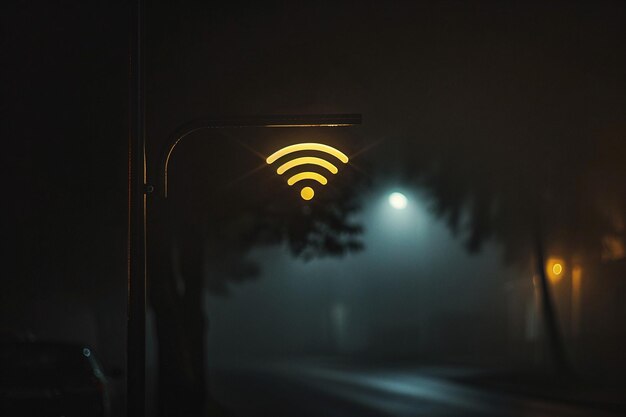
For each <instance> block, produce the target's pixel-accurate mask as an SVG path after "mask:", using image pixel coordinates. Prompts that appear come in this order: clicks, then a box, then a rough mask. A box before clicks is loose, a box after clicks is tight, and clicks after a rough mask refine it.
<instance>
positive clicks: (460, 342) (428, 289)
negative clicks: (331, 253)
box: [207, 181, 530, 366]
mask: <svg viewBox="0 0 626 417" xmlns="http://www.w3.org/2000/svg"><path fill="white" fill-rule="evenodd" d="M394 185H395V186H394ZM394 191H401V192H403V193H405V194H406V195H407V198H408V205H407V207H406V208H405V209H401V210H399V209H396V208H393V207H392V206H391V205H390V204H389V201H388V196H389V194H390V193H391V192H394ZM363 200H364V204H363V211H362V212H361V213H360V214H358V215H357V217H356V219H355V220H356V221H358V222H359V223H361V224H363V225H364V228H365V231H364V234H363V236H362V240H363V243H364V246H365V247H364V250H363V251H361V252H358V253H355V254H350V255H347V256H346V257H343V258H322V259H313V260H309V261H306V260H302V259H294V258H293V256H292V255H291V254H290V253H289V251H288V250H287V248H285V247H284V246H283V247H278V248H261V249H255V250H253V251H252V252H251V253H250V255H249V257H250V259H251V260H254V261H255V262H257V263H258V264H259V265H260V267H261V275H260V276H259V279H257V280H254V281H251V282H248V283H245V284H243V285H240V286H236V287H233V288H232V294H231V295H230V296H229V297H225V298H224V297H216V296H211V297H209V298H208V300H207V308H208V311H209V317H210V320H211V321H210V337H209V345H210V355H209V358H210V359H209V366H211V364H216V363H218V364H219V363H220V362H222V361H227V362H233V361H234V362H240V361H241V358H242V355H244V356H246V357H257V358H258V357H265V356H276V355H279V354H285V353H288V354H353V355H361V354H365V355H376V356H378V355H383V356H389V357H403V356H410V355H426V356H431V357H432V356H442V355H443V356H446V355H447V356H450V355H452V356H454V355H456V356H457V357H460V356H463V357H467V356H470V355H471V353H472V352H475V353H476V352H478V350H477V348H478V347H479V346H491V347H492V348H493V346H492V345H493V344H494V343H499V344H500V348H502V346H501V344H502V343H504V340H505V334H504V331H505V311H506V305H505V302H504V298H503V295H504V291H505V283H506V282H507V281H509V280H511V279H514V278H520V277H523V276H524V274H523V272H524V271H520V270H519V269H516V268H513V267H507V266H505V265H503V264H502V262H501V254H500V251H499V249H498V247H496V246H495V245H487V246H486V247H485V248H484V249H483V250H482V251H481V252H480V253H479V254H477V255H471V254H468V252H467V251H466V249H465V248H464V247H463V244H462V240H461V239H460V237H459V236H454V235H453V234H452V233H451V232H450V229H449V228H448V227H447V226H446V224H445V223H444V222H443V221H442V220H441V219H440V218H437V217H436V216H435V215H434V213H433V212H432V209H431V207H430V206H431V203H430V202H429V199H428V197H427V196H426V195H425V194H424V193H420V192H419V191H417V190H407V189H405V188H402V186H401V184H392V183H391V182H389V181H387V182H386V183H385V184H378V185H377V186H375V187H374V189H373V190H372V191H371V192H370V193H369V195H366V196H364V198H363ZM529 280H530V278H529ZM485 353H486V352H484V351H483V352H482V353H481V354H482V355H483V356H484V355H485ZM448 359H449V358H448Z"/></svg>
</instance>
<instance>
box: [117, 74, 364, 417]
mask: <svg viewBox="0 0 626 417" xmlns="http://www.w3.org/2000/svg"><path fill="white" fill-rule="evenodd" d="M139 85H140V84H139ZM136 93H137V97H136V98H135V100H136V105H137V107H136V108H135V109H132V110H135V111H136V113H134V116H135V117H134V118H133V119H132V120H131V122H132V128H131V146H130V155H129V158H130V159H129V161H130V164H129V167H130V178H129V180H130V181H129V252H128V261H129V268H128V291H129V294H128V334H127V349H128V351H127V396H128V398H127V404H128V409H127V414H128V415H129V416H139V417H142V416H144V415H145V337H146V333H145V322H146V287H147V274H146V264H147V253H146V220H147V217H148V215H150V214H151V213H148V210H147V204H146V200H147V197H148V196H150V198H151V199H152V200H153V201H154V202H156V201H159V200H160V199H163V200H164V199H167V197H168V167H169V162H170V160H171V158H172V156H173V153H174V150H175V149H176V146H177V145H178V144H179V143H180V142H181V140H183V139H184V138H186V137H187V136H189V135H190V134H192V133H194V132H197V131H198V130H202V129H232V128H244V127H260V128H289V127H298V128H311V127H347V126H354V125H358V124H360V123H361V115H360V114H310V115H270V116H246V117H222V118H205V119H199V120H193V121H191V122H188V123H185V124H184V125H182V126H180V127H179V128H178V129H176V130H175V131H174V132H173V133H172V134H171V135H170V137H169V140H168V142H167V143H166V146H165V147H164V149H163V152H162V157H161V160H160V163H159V165H158V166H156V167H148V166H147V162H146V160H145V145H146V144H145V138H144V131H143V129H144V128H143V126H144V123H145V120H144V112H143V105H144V104H143V103H144V102H143V100H144V99H143V90H142V89H140V88H138V91H136ZM346 162H347V161H346ZM148 172H150V173H154V174H156V176H157V177H158V178H156V180H157V184H156V188H157V189H156V190H155V186H154V185H152V184H151V183H150V182H149V180H150V178H148V175H147V173H148ZM154 174H153V175H154ZM155 191H156V192H155ZM311 191H312V190H311ZM308 193H309V191H308V190H306V188H305V189H304V191H303V192H302V198H303V199H305V200H306V199H310V198H312V193H311V194H308ZM309 195H310V198H306V197H309ZM161 201H162V200H161Z"/></svg>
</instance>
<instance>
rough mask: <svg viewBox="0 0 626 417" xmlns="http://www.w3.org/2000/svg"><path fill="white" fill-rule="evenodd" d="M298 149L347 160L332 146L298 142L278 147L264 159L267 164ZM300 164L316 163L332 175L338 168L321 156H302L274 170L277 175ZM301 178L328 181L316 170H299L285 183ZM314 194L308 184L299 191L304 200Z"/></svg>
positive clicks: (342, 160)
mask: <svg viewBox="0 0 626 417" xmlns="http://www.w3.org/2000/svg"><path fill="white" fill-rule="evenodd" d="M300 151H319V152H324V153H326V154H330V155H332V156H334V157H335V158H337V159H338V160H339V161H341V162H343V163H344V164H345V163H347V162H348V160H349V159H348V157H347V156H346V155H345V154H344V153H343V152H341V151H339V150H338V149H336V148H333V147H332V146H329V145H325V144H322V143H298V144H295V145H290V146H286V147H284V148H282V149H279V150H278V151H276V152H274V153H273V154H272V155H270V156H269V157H268V158H267V159H266V162H267V163H268V164H272V163H274V162H276V161H277V160H278V159H280V158H282V157H284V156H287V155H290V154H292V153H294V152H300ZM302 165H317V166H320V167H323V168H325V169H326V170H328V171H329V172H330V173H331V174H333V175H334V174H337V173H338V172H339V169H338V168H337V166H336V165H334V164H333V163H331V162H329V161H327V160H325V159H323V158H318V157H312V156H304V157H299V158H294V159H291V160H288V161H287V162H285V163H283V164H282V165H280V166H279V167H278V169H277V170H276V173H277V174H278V175H282V174H284V173H285V172H287V171H288V170H290V169H292V168H296V167H300V166H302ZM303 180H314V181H317V182H318V183H319V184H321V185H326V184H327V183H328V179H327V178H326V177H325V176H324V175H322V174H319V173H317V172H312V171H304V172H299V173H297V174H295V175H292V176H291V177H289V179H288V180H287V184H288V185H290V186H292V185H294V184H296V183H298V182H300V181H303ZM314 195H315V191H314V190H313V189H312V188H311V187H308V186H307V187H304V188H302V190H301V191H300V196H301V197H302V198H303V199H304V200H311V199H312V198H313V197H314Z"/></svg>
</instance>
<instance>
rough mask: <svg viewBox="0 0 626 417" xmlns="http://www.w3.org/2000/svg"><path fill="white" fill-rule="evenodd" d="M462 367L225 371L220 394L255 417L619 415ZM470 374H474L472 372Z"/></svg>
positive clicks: (218, 374)
mask: <svg viewBox="0 0 626 417" xmlns="http://www.w3.org/2000/svg"><path fill="white" fill-rule="evenodd" d="M472 372H473V371H471V370H467V369H458V368H431V369H423V368H419V369H383V368H379V369H357V368H355V367H345V366H343V367H342V366H323V365H320V364H319V363H293V362H292V363H272V364H265V365H257V366H254V367H238V368H230V369H220V370H217V371H215V372H214V374H213V383H212V384H213V392H214V395H215V397H216V398H217V399H218V400H219V401H220V402H221V403H222V404H224V406H225V407H227V408H228V409H229V410H231V412H232V413H233V414H234V415H235V416H237V417H255V416H269V415H271V416H277V417H279V416H328V417H334V416H341V417H352V416H355V417H356V416H359V417H368V416H401V417H405V416H406V417H408V416H430V417H443V416H449V417H452V416H463V417H473V416H526V417H533V416H537V417H539V416H550V417H562V416H572V417H573V416H602V417H604V416H607V417H608V416H617V415H622V414H620V413H618V412H617V411H615V410H610V409H599V408H597V407H594V406H593V405H592V406H590V405H588V404H587V405H585V404H580V403H576V402H564V401H554V400H547V399H538V398H536V397H534V396H529V395H522V394H519V393H515V394H511V393H505V392H502V391H501V390H498V389H493V388H486V387H485V386H481V385H478V384H476V385H473V384H472V383H471V382H470V383H467V382H465V383H459V382H456V381H455V380H457V379H466V380H470V381H471V377H472V375H471V373H472ZM468 373H469V375H468Z"/></svg>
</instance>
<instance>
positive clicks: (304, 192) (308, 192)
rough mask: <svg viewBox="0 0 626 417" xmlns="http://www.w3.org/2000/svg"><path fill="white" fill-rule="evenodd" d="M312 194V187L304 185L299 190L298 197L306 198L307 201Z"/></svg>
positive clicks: (313, 193)
mask: <svg viewBox="0 0 626 417" xmlns="http://www.w3.org/2000/svg"><path fill="white" fill-rule="evenodd" d="M314 195H315V191H313V188H311V187H304V188H303V189H302V191H300V197H302V198H303V199H304V200H307V201H309V200H310V199H312V198H313V196H314Z"/></svg>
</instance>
